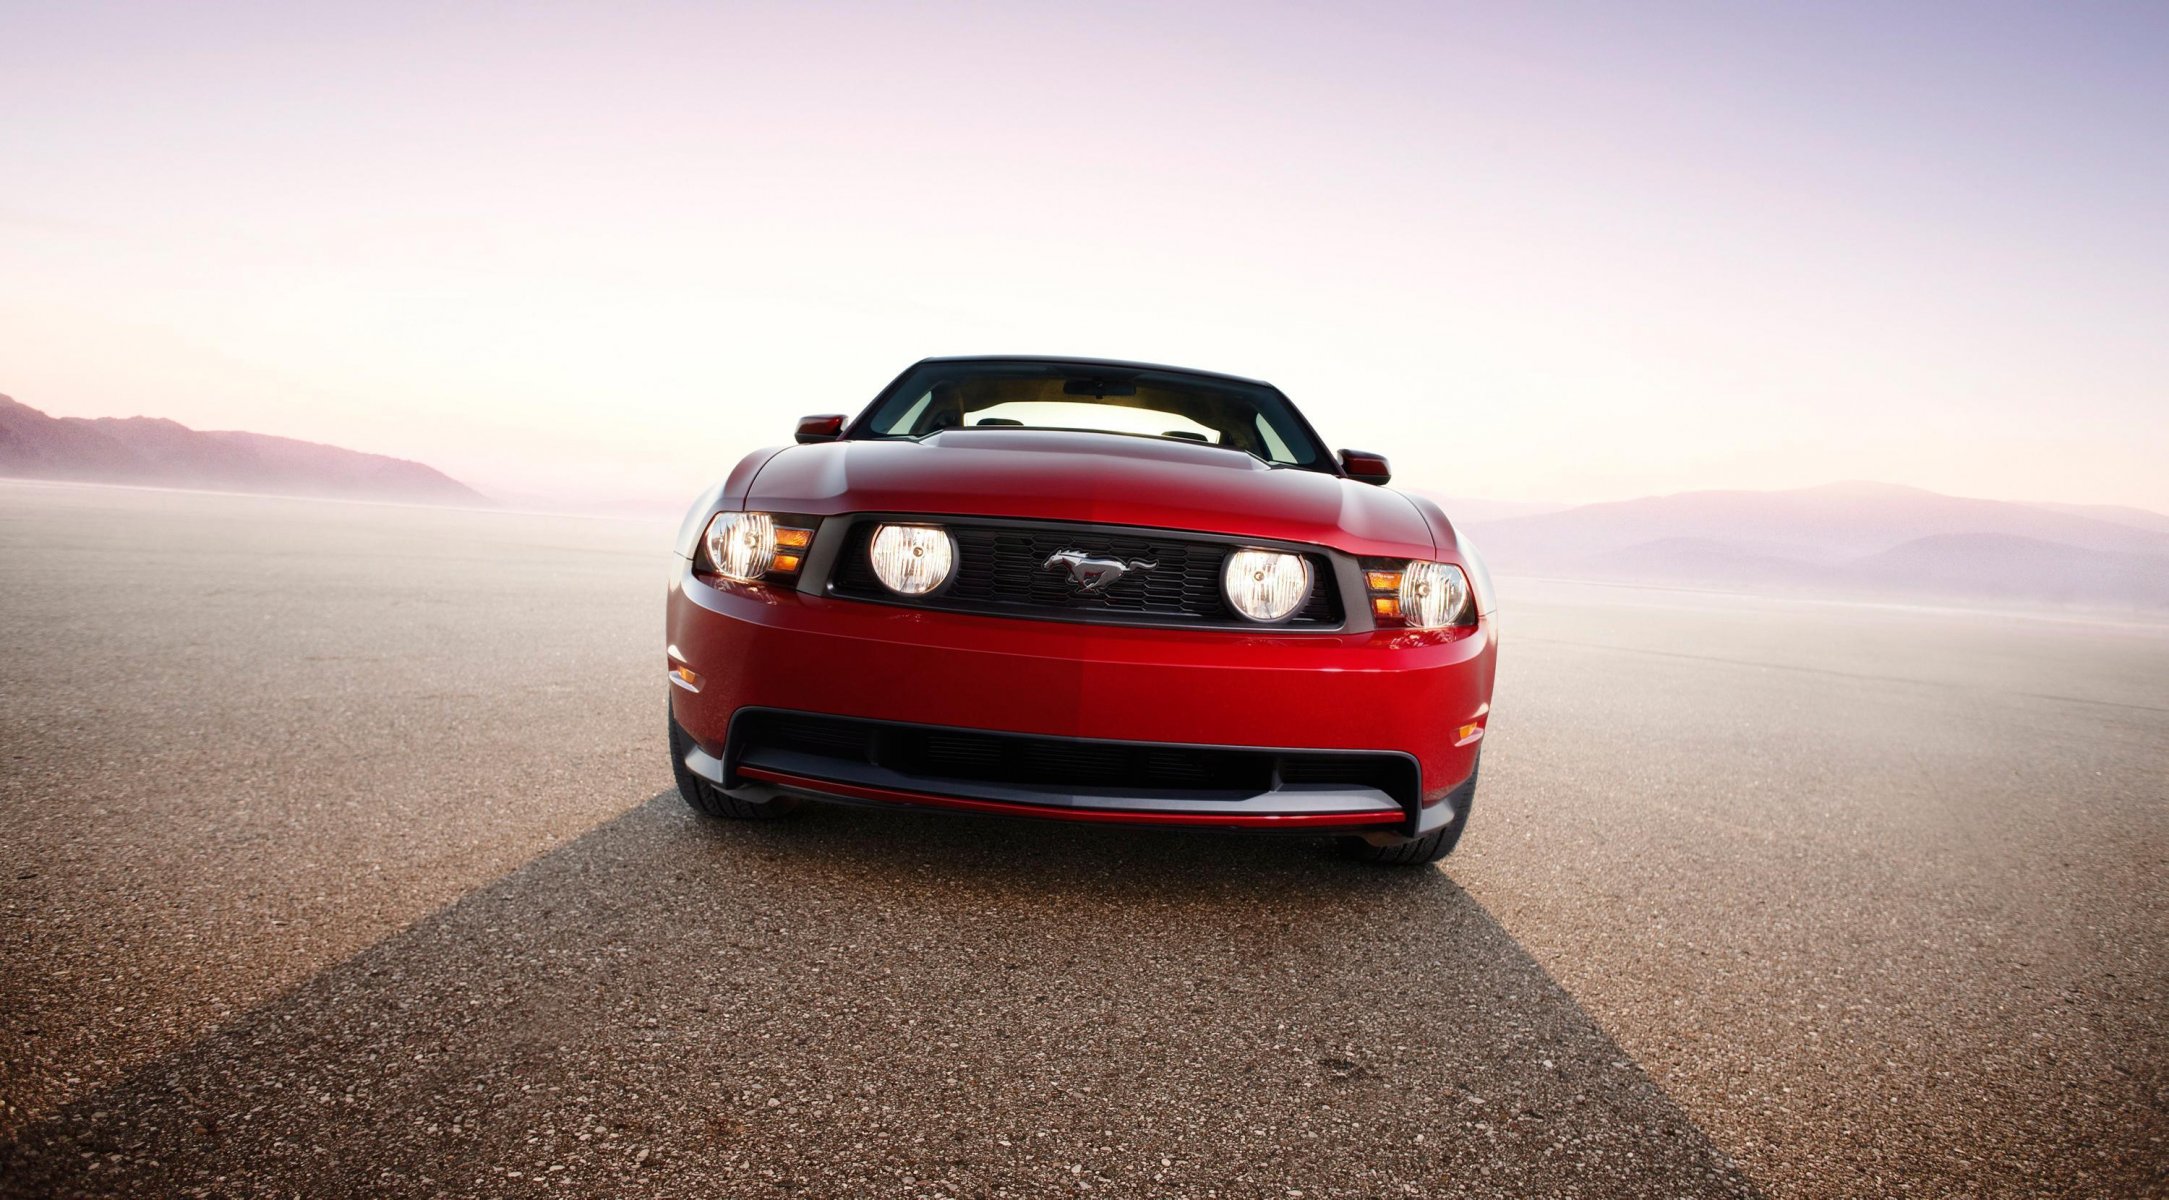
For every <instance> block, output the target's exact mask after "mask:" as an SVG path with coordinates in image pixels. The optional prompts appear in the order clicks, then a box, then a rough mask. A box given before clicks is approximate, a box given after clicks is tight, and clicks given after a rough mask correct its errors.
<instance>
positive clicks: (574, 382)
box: [0, 2, 2169, 510]
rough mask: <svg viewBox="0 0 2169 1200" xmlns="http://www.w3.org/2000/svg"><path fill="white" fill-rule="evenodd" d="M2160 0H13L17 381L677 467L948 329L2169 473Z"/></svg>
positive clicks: (1356, 392)
mask: <svg viewBox="0 0 2169 1200" xmlns="http://www.w3.org/2000/svg"><path fill="white" fill-rule="evenodd" d="M2165 57H2169V8H2162V7H2158V6H2152V7H2150V6H2143V5H2140V6H2127V7H2122V8H2116V7H2107V6H2102V7H2095V6H2089V5H2043V6H2039V7H2034V8H2027V7H2018V6H2006V5H1994V6H1983V5H1954V6H1935V5H1896V6H1893V5H1887V4H1875V5H1830V4H1819V3H1818V4H1801V5H1797V6H1771V5H1669V4H1668V5H1629V6H1619V5H1594V4H1592V5H1586V6H1584V5H1533V6H1524V5H1465V6H1464V5H1453V4H1403V5H1363V4H1336V5H1331V6H1315V7H1297V6H1279V5H1239V6H1237V5H1228V6H1217V5H1213V6H1196V7H1179V8H1178V7H1174V6H1159V5H1135V4H1108V5H1098V4H1095V5H1089V6H1087V5H1067V6H1064V5H1029V4H1019V5H962V6H917V5H898V4H805V5H775V6H768V5H752V4H743V5H669V6H652V7H650V6H630V5H602V4H596V5H520V6H510V5H507V6H498V5H489V6H482V5H474V6H445V5H422V6H414V7H403V6H399V5H391V4H387V5H344V6H314V5H306V4H303V5H291V4H262V5H224V4H206V5H185V6H175V5H151V4H145V5H141V6H101V5H95V4H85V5H37V6H25V5H20V4H7V3H4V2H0V113H5V114H6V118H5V119H4V120H0V164H5V168H6V169H5V175H6V180H7V183H6V187H5V189H4V191H0V392H6V393H9V394H12V395H14V396H15V397H16V398H17V399H19V400H22V401H23V402H25V403H28V404H31V405H35V406H37V407H40V408H43V409H46V410H47V411H50V412H54V413H59V414H64V415H132V414H138V413H141V414H150V415H158V416H168V417H172V418H175V419H177V420H180V421H183V422H186V423H188V424H190V425H195V426H198V427H203V428H242V429H251V430H257V431H260V432H266V433H278V434H285V435H288V436H293V437H301V438H307V439H311V440H316V441H325V442H332V443H336V444H340V445H345V446H351V447H355V448H357V449H366V450H373V451H379V452H383V453H390V454H396V455H400V456H403V457H410V458H418V459H421V460H424V461H427V462H430V463H432V464H434V465H437V466H439V467H442V468H443V469H445V470H447V471H449V472H451V473H452V474H454V475H456V476H459V477H461V478H463V479H465V480H467V481H468V482H471V483H473V484H474V485H476V486H478V487H480V488H482V489H483V490H485V491H488V492H493V493H495V494H498V495H501V496H504V497H507V498H509V499H513V500H516V501H518V502H522V503H548V504H566V505H582V504H590V503H597V502H609V503H615V502H635V503H649V502H654V503H667V502H678V501H683V500H689V499H690V498H691V497H692V495H693V494H694V493H695V492H697V491H698V490H699V489H700V488H701V487H702V486H703V485H704V484H705V483H707V482H709V481H710V480H712V479H713V478H714V477H716V476H718V475H720V474H721V473H722V472H723V471H724V470H725V469H727V467H728V466H729V464H730V463H731V462H733V461H734V460H735V459H736V458H737V457H738V456H739V455H740V454H741V453H743V452H744V451H745V450H748V449H751V448H753V447H755V446H758V445H763V444H771V443H774V442H776V441H779V440H782V439H783V438H784V437H785V436H786V435H787V434H788V432H789V429H790V427H791V424H792V422H793V420H794V418H796V417H797V416H798V415H800V414H801V413H808V412H822V411H835V410H847V411H848V410H855V409H856V408H857V407H858V406H859V405H860V404H862V403H863V402H864V401H865V400H866V399H867V398H868V397H869V396H870V395H871V394H872V393H873V391H874V390H875V389H876V388H878V387H879V386H880V385H881V384H882V383H884V382H886V381H887V380H888V379H889V378H890V377H891V376H892V375H893V374H895V373H896V371H898V370H899V369H901V368H902V367H903V366H904V365H905V364H907V363H908V362H909V361H911V360H913V359H915V358H918V357H920V356H923V355H927V354H955V353H984V352H1026V353H1030V352H1049V353H1074V354H1090V355H1105V356H1111V357H1123V358H1142V359H1148V360H1157V361H1165V362H1173V363H1178V364H1185V365H1194V366H1203V367H1210V368H1215V369H1220V370H1227V371H1233V372H1236V373H1240V374H1247V375H1255V376H1259V377H1263V378H1267V379H1270V380H1273V381H1274V382H1276V383H1278V384H1280V385H1281V386H1282V387H1284V388H1285V389H1287V390H1288V392H1289V393H1290V394H1291V395H1293V396H1294V397H1295V398H1296V400H1297V402H1298V403H1300V404H1302V405H1303V406H1304V407H1305V409H1306V411H1307V412H1309V413H1310V415H1311V416H1312V418H1313V420H1314V422H1315V423H1316V424H1317V425H1318V426H1319V427H1320V429H1321V430H1322V431H1323V432H1324V433H1325V435H1326V436H1327V438H1328V439H1329V440H1331V441H1333V442H1334V443H1335V444H1336V445H1344V446H1359V447H1364V448H1368V449H1375V450H1380V451H1384V452H1386V453H1388V454H1390V455H1391V456H1393V458H1394V462H1395V467H1396V469H1397V471H1398V472H1399V473H1400V475H1401V476H1402V478H1404V479H1405V480H1407V481H1408V482H1411V483H1415V484H1419V485H1422V486H1426V487H1428V488H1431V489H1434V490H1437V491H1441V492H1445V493H1450V494H1456V495H1481V496H1491V497H1497V498H1502V499H1517V498H1518V499H1550V500H1558V501H1576V502H1578V501H1588V500H1599V499H1610V498H1618V497H1624V496H1631V495H1638V494H1644V493H1651V492H1668V491H1679V490H1685V489H1691V488H1701V487H1791V486H1803V485H1809V484H1816V483H1822V482H1827V481H1829V480H1833V479H1846V478H1873V479H1882V480H1889V481H1893V482H1902V483H1910V484H1916V485H1920V486H1924V487H1929V488H1934V489H1937V490H1941V491H1948V492H1954V493H1960V494H1968V495H1982V496H1996V497H2008V498H2022V499H2041V500H2063V501H2074V502H2108V503H2124V504H2136V505H2141V506H2145V507H2151V508H2155V509H2158V510H2165V509H2169V470H2164V469H2163V466H2162V460H2163V457H2164V451H2165V450H2169V383H2165V381H2169V336H2165V333H2164V331H2169V220H2164V216H2165V214H2169V128H2164V126H2165V124H2169V120H2165V114H2169V73H2165V72H2162V71H2160V70H2159V69H2158V68H2159V65H2160V63H2161V62H2162V61H2164V59H2165Z"/></svg>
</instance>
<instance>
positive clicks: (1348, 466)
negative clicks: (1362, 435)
mask: <svg viewBox="0 0 2169 1200" xmlns="http://www.w3.org/2000/svg"><path fill="white" fill-rule="evenodd" d="M1341 470H1343V471H1346V472H1347V473H1348V477H1349V478H1350V479H1354V480H1357V481H1359V482H1362V483H1375V484H1378V485H1380V486H1384V485H1385V483H1386V482H1387V481H1388V480H1390V479H1392V478H1393V471H1392V469H1391V468H1389V467H1387V466H1386V456H1385V455H1383V454H1373V453H1371V452H1370V451H1368V450H1343V451H1341Z"/></svg>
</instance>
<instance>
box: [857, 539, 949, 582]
mask: <svg viewBox="0 0 2169 1200" xmlns="http://www.w3.org/2000/svg"><path fill="white" fill-rule="evenodd" d="M867 556H868V557H869V558H871V559H873V563H874V574H875V575H876V576H879V577H880V579H881V583H882V586H884V587H886V588H888V589H889V590H890V591H892V592H895V593H896V594H897V595H899V596H924V595H926V594H927V593H928V592H931V591H933V590H934V589H935V588H938V587H940V586H941V585H942V584H943V583H946V582H948V579H949V568H950V567H951V566H953V565H955V563H956V547H955V546H954V545H952V544H951V543H950V541H949V531H948V530H945V529H943V528H942V527H941V526H939V525H883V526H881V527H880V528H879V529H876V530H874V544H873V546H872V548H871V549H869V550H868V551H867Z"/></svg>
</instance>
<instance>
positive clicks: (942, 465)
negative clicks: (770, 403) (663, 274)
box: [745, 429, 1436, 557]
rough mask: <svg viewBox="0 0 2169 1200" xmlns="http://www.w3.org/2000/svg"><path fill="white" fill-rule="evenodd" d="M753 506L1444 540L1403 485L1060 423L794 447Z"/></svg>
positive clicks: (1317, 538)
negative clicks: (1057, 426)
mask: <svg viewBox="0 0 2169 1200" xmlns="http://www.w3.org/2000/svg"><path fill="white" fill-rule="evenodd" d="M745 506H746V507H747V508H755V509H766V510H768V511H771V512H801V513H812V514H817V515H822V516H827V515H831V514H835V513H844V512H894V513H928V514H937V515H948V516H992V517H1020V518H1037V519H1044V520H1058V521H1080V522H1090V523H1095V524H1104V525H1139V526H1148V527H1156V528H1163V529H1188V530H1196V531H1198V532H1202V533H1219V534H1230V535H1234V536H1238V537H1256V538H1261V539H1279V540H1284V541H1294V542H1311V543H1316V544H1319V545H1327V546H1333V547H1335V548H1337V549H1341V550H1345V551H1348V552H1350V553H1354V554H1377V555H1385V556H1396V555H1398V556H1405V557H1420V556H1426V555H1429V554H1431V553H1432V552H1433V551H1434V549H1435V548H1436V544H1435V541H1434V539H1433V537H1432V533H1431V528H1430V523H1429V522H1428V521H1427V520H1425V518H1424V515H1423V514H1422V513H1421V512H1419V511H1418V510H1417V508H1416V506H1415V505H1414V504H1413V503H1411V502H1410V501H1409V499H1408V498H1407V497H1405V496H1403V495H1401V494H1400V493H1398V492H1392V491H1388V490H1386V489H1384V488H1379V487H1374V486H1372V485H1370V484H1365V483H1357V482H1355V481H1353V480H1348V479H1343V478H1340V477H1339V476H1335V475H1327V474H1324V473H1322V472H1318V471H1302V470H1295V469H1292V468H1286V467H1279V468H1276V467H1268V466H1267V465H1265V464H1264V463H1262V462H1259V461H1258V460H1257V459H1255V458H1252V457H1251V456H1249V455H1247V454H1242V453H1239V452H1236V451H1232V450H1221V449H1216V448H1214V447H1210V446H1194V445H1188V444H1185V443H1182V442H1177V441H1169V440H1161V439H1156V438H1139V437H1125V436H1122V435H1119V434H1096V433H1079V432H1069V431H1059V430H1028V429H1005V430H1000V431H995V430H951V431H947V432H943V433H938V434H934V435H931V436H929V437H926V438H923V439H920V440H917V441H902V440H896V441H841V442H825V443H814V444H811V445H804V446H792V447H788V448H786V449H785V450H783V451H782V452H781V453H778V454H776V455H775V456H774V457H773V458H770V459H769V460H768V462H767V464H766V465H765V466H763V467H762V468H761V470H760V474H759V475H758V476H756V477H755V478H754V480H753V483H752V486H751V488H750V490H749V492H748V495H747V497H746V501H745Z"/></svg>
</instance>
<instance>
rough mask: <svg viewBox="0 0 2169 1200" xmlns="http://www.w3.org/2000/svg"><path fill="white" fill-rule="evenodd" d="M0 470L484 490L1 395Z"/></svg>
mask: <svg viewBox="0 0 2169 1200" xmlns="http://www.w3.org/2000/svg"><path fill="white" fill-rule="evenodd" d="M0 476H9V477H14V478H25V479H63V480H74V481H80V482H90V483H130V484H148V485H153V486H160V487H180V488H192V489H198V490H213V491H234V492H261V493H273V494H283V495H301V496H341V497H348V498H353V499H376V500H403V501H410V502H416V503H426V504H464V505H487V504H489V503H490V500H489V498H488V497H486V496H484V495H483V494H482V493H480V492H478V491H475V490H474V489H473V488H470V487H468V486H467V485H466V484H464V483H461V482H459V481H458V480H456V479H454V478H452V477H451V476H449V475H446V474H445V473H444V472H442V471H439V470H437V469H436V468H435V467H431V466H429V465H427V464H425V463H420V462H415V461H413V460H411V459H404V458H394V457H392V456H390V455H386V454H370V453H367V452H365V451H360V450H348V449H346V448H344V447H341V446H332V445H327V444H325V443H322V442H308V441H302V440H300V439H298V438H289V437H281V436H278V435H276V434H268V433H250V432H246V431H243V430H233V429H210V430H204V429H192V428H190V427H189V426H186V425H183V424H181V423H180V422H178V421H175V420H172V419H170V418H167V417H147V416H136V417H55V416H52V415H50V414H48V413H45V412H43V411H41V410H39V409H36V408H33V407H31V406H30V405H28V404H24V403H23V402H21V401H20V400H16V399H15V398H13V397H11V396H5V395H0Z"/></svg>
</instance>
